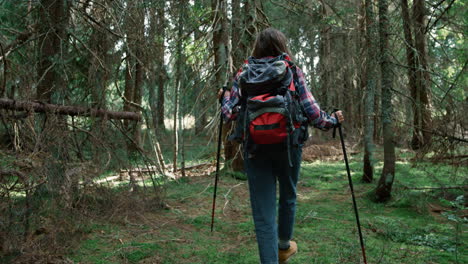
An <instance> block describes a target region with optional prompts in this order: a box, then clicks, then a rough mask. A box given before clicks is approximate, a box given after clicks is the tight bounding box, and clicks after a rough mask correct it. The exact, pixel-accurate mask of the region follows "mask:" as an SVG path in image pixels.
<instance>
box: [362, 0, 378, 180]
mask: <svg viewBox="0 0 468 264" xmlns="http://www.w3.org/2000/svg"><path fill="white" fill-rule="evenodd" d="M365 1H366V2H365V5H366V46H367V52H366V80H365V82H366V93H365V103H364V121H365V122H364V171H363V176H362V180H363V181H364V182H372V180H373V178H374V148H375V147H374V141H373V132H374V114H375V113H374V100H375V90H376V86H377V71H376V69H377V62H376V60H377V49H378V47H377V41H376V40H377V33H376V19H375V15H374V6H373V2H372V0H365Z"/></svg>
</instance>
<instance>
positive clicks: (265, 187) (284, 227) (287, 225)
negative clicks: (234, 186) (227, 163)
mask: <svg viewBox="0 0 468 264" xmlns="http://www.w3.org/2000/svg"><path fill="white" fill-rule="evenodd" d="M301 156H302V148H301V147H298V148H297V147H291V161H292V165H293V166H292V167H291V166H290V164H289V162H288V154H287V150H285V149H284V148H269V149H258V150H257V151H256V152H255V154H254V155H253V157H248V156H247V155H246V156H245V157H246V159H245V171H246V173H247V176H248V181H249V191H250V202H251V206H252V215H253V219H254V223H255V233H256V235H257V243H258V249H259V252H260V260H261V263H262V264H267V263H268V264H270V263H272V264H277V263H278V239H281V240H290V239H291V238H292V234H293V226H294V219H295V214H296V185H297V180H298V178H299V169H300V167H301ZM277 180H278V183H279V203H278V205H279V206H278V213H279V214H278V222H277V220H276V181H277Z"/></svg>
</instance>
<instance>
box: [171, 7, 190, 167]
mask: <svg viewBox="0 0 468 264" xmlns="http://www.w3.org/2000/svg"><path fill="white" fill-rule="evenodd" d="M186 8H187V6H186V0H181V1H179V6H178V10H179V18H178V23H179V25H178V27H177V28H178V29H177V30H178V31H177V44H176V70H175V73H176V77H175V78H176V79H175V85H174V88H175V90H174V120H173V129H174V131H173V134H172V135H173V143H174V148H173V151H174V155H173V158H172V163H173V172H175V171H176V170H177V156H178V154H179V131H178V130H179V129H178V126H177V121H178V118H179V92H180V90H181V89H180V88H181V85H182V79H183V78H182V74H183V73H182V64H183V63H184V60H183V54H182V51H183V47H182V41H183V39H182V36H183V34H184V26H183V22H184V15H185V9H186Z"/></svg>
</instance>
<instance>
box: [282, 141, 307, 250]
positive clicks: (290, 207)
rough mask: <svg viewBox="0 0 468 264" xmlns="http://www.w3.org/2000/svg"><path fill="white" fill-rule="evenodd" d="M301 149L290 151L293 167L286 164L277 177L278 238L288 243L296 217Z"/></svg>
mask: <svg viewBox="0 0 468 264" xmlns="http://www.w3.org/2000/svg"><path fill="white" fill-rule="evenodd" d="M301 159H302V148H301V147H299V148H292V149H291V160H292V163H293V166H292V167H291V166H289V164H288V163H287V162H286V163H285V164H284V165H283V166H282V168H281V169H280V175H279V176H278V182H279V189H280V197H279V208H278V237H279V239H280V240H283V241H288V240H290V239H291V238H292V235H293V228H294V222H295V216H296V185H297V181H298V179H299V171H300V168H301Z"/></svg>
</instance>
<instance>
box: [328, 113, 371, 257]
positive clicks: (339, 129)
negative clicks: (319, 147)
mask: <svg viewBox="0 0 468 264" xmlns="http://www.w3.org/2000/svg"><path fill="white" fill-rule="evenodd" d="M336 111H338V109H335V112H336ZM334 114H335V118H336V122H337V123H336V126H335V127H334V128H333V138H335V135H336V128H338V132H339V134H340V140H341V148H342V149H343V156H344V160H345V164H346V172H347V173H348V181H349V188H350V189H351V196H352V197H353V206H354V214H355V215H356V223H357V227H358V232H359V241H360V242H361V250H362V257H363V259H364V264H367V260H366V248H365V247H364V240H363V239H362V232H361V223H360V222H359V213H358V208H357V204H356V198H355V197H354V188H353V180H352V179H351V172H350V170H349V163H348V156H347V155H346V148H345V143H344V139H343V131H342V130H341V124H340V121H338V117H337V116H336V113H334Z"/></svg>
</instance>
